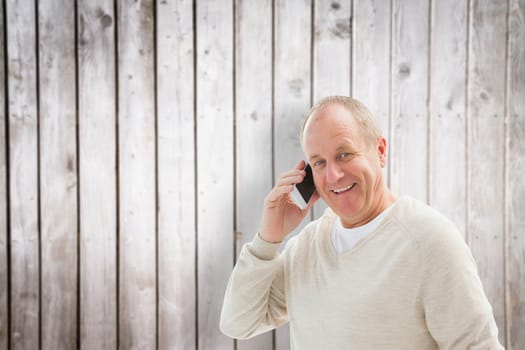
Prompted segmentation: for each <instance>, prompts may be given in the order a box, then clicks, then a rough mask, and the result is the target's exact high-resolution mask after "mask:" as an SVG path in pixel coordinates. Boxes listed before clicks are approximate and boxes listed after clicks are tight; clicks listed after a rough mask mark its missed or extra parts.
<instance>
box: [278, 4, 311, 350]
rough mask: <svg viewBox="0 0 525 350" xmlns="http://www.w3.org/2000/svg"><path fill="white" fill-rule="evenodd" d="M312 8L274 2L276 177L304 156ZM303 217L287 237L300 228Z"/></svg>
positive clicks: (283, 340) (281, 340)
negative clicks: (300, 135)
mask: <svg viewBox="0 0 525 350" xmlns="http://www.w3.org/2000/svg"><path fill="white" fill-rule="evenodd" d="M311 9H312V3H311V1H310V0H300V1H285V0H277V1H275V4H274V11H275V12H274V25H275V27H274V37H275V39H274V40H275V41H274V72H275V73H274V152H275V153H274V169H275V170H274V171H275V175H274V176H275V179H278V178H279V176H280V174H281V173H283V172H285V171H288V170H289V169H292V168H293V167H294V166H295V164H297V163H298V161H299V160H301V159H303V158H304V154H303V152H302V149H301V144H300V140H299V132H300V129H301V124H302V121H303V118H304V115H305V114H306V112H307V111H308V110H309V109H310V106H311V104H312V101H311V98H310V96H311V62H310V61H311V60H310V57H311V26H312V23H313V21H312V10H311ZM291 38H293V40H291ZM305 221H306V220H305ZM305 221H303V224H302V225H300V226H299V227H298V228H297V229H296V230H295V231H294V232H292V234H290V235H289V237H292V236H293V235H294V234H296V233H297V232H299V231H300V229H301V228H302V227H303V226H304V224H305ZM275 344H276V346H275V349H277V350H281V349H288V348H289V347H290V336H289V329H288V326H285V327H282V328H280V329H278V330H277V332H276V340H275Z"/></svg>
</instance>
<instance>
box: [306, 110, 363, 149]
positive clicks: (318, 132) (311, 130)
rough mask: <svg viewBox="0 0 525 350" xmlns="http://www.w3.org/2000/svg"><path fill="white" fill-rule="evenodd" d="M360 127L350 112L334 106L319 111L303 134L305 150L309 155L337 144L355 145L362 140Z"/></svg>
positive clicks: (307, 123) (310, 120)
mask: <svg viewBox="0 0 525 350" xmlns="http://www.w3.org/2000/svg"><path fill="white" fill-rule="evenodd" d="M359 131H360V130H359V126H358V123H357V121H356V120H355V119H354V117H353V116H352V114H351V113H350V111H348V110H347V109H346V108H345V107H343V106H341V105H338V104H333V105H329V106H326V107H324V108H322V109H320V110H318V111H317V112H316V113H315V114H314V115H312V116H310V118H309V119H308V121H307V122H306V125H305V128H304V133H303V148H304V151H305V153H306V154H307V155H309V153H310V152H311V151H317V149H318V148H320V147H323V146H327V145H328V144H332V143H333V142H335V143H336V144H338V146H339V145H340V144H341V143H343V142H344V143H349V144H355V143H356V142H358V141H359V140H360V138H361V137H360V133H359Z"/></svg>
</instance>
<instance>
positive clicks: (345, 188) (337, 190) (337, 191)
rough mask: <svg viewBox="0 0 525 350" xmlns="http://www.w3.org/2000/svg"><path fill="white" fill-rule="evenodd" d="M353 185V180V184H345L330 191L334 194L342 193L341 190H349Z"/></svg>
mask: <svg viewBox="0 0 525 350" xmlns="http://www.w3.org/2000/svg"><path fill="white" fill-rule="evenodd" d="M354 186H355V182H354V183H353V184H351V185H348V186H346V187H343V188H337V189H334V190H332V192H333V193H335V194H340V193H343V192H346V191H350V190H351V189H352V188H354Z"/></svg>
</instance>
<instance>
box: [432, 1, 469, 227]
mask: <svg viewBox="0 0 525 350" xmlns="http://www.w3.org/2000/svg"><path fill="white" fill-rule="evenodd" d="M431 11H432V19H431V23H432V28H431V33H430V35H431V43H432V47H431V54H430V57H431V65H430V91H431V93H430V99H429V100H430V111H429V112H430V118H431V120H430V124H431V127H430V128H431V135H430V137H431V140H430V142H431V144H430V154H429V157H430V162H431V163H430V174H429V180H430V183H429V186H430V198H429V202H430V204H431V205H432V206H434V207H435V208H436V209H438V210H439V211H441V212H442V213H443V214H445V216H447V217H448V218H449V219H451V220H452V221H453V222H454V223H455V224H456V225H457V226H458V228H459V229H460V231H461V232H462V233H463V234H464V232H465V229H466V223H465V217H466V205H465V204H466V188H467V186H466V149H465V144H466V136H465V135H466V96H465V93H466V63H467V25H468V19H467V17H468V14H467V12H468V6H467V2H464V1H454V0H446V1H433V2H432V9H431Z"/></svg>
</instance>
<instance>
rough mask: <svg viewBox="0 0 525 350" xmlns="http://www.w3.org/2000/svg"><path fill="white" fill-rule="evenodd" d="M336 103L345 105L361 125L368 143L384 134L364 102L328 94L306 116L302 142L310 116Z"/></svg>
mask: <svg viewBox="0 0 525 350" xmlns="http://www.w3.org/2000/svg"><path fill="white" fill-rule="evenodd" d="M334 104H338V105H340V106H343V107H344V108H345V109H346V110H347V111H349V112H350V114H351V115H352V116H353V117H354V119H355V121H357V123H358V125H359V126H360V128H361V132H362V136H363V140H365V141H366V143H368V144H370V145H372V144H375V143H376V142H377V140H378V139H379V138H380V137H381V136H383V133H382V131H381V128H380V127H379V125H378V123H377V121H376V120H375V118H374V116H373V115H372V113H371V112H370V110H369V109H368V108H366V106H365V105H364V104H363V103H362V102H360V101H358V100H356V99H354V98H352V97H348V96H328V97H325V98H323V99H322V100H320V101H319V102H317V103H316V104H315V105H314V106H313V107H312V108H311V109H310V111H309V112H308V113H307V114H306V116H305V117H304V120H303V125H302V127H301V144H302V143H303V136H304V128H305V126H306V123H307V122H308V120H309V119H310V117H312V116H313V115H314V114H315V113H317V112H318V111H320V110H322V109H323V108H325V107H327V106H330V105H334Z"/></svg>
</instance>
